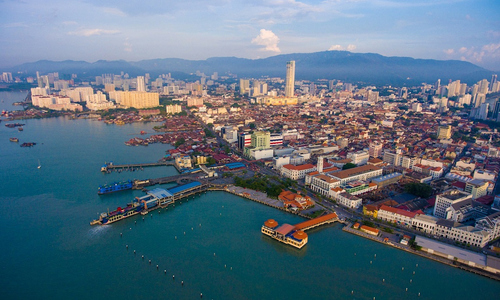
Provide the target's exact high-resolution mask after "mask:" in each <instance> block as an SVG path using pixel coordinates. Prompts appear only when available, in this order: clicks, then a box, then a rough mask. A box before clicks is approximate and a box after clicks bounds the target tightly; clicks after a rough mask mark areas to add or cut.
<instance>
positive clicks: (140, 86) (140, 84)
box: [136, 76, 146, 92]
mask: <svg viewBox="0 0 500 300" xmlns="http://www.w3.org/2000/svg"><path fill="white" fill-rule="evenodd" d="M136 90H137V91H138V92H145V91H146V80H145V79H144V76H137V89H136Z"/></svg>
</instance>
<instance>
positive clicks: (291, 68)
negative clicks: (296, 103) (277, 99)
mask: <svg viewBox="0 0 500 300" xmlns="http://www.w3.org/2000/svg"><path fill="white" fill-rule="evenodd" d="M285 83H286V86H285V97H293V96H294V90H295V61H294V60H292V61H289V62H287V63H286V82H285Z"/></svg>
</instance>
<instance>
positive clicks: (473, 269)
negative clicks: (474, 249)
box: [342, 224, 500, 281]
mask: <svg viewBox="0 0 500 300" xmlns="http://www.w3.org/2000/svg"><path fill="white" fill-rule="evenodd" d="M349 225H350V224H349ZM349 225H345V226H344V227H343V228H342V231H344V232H348V233H351V234H354V235H357V236H359V237H363V238H366V239H369V240H372V241H374V242H378V243H381V244H384V245H387V246H391V247H393V248H396V249H399V250H403V251H406V252H408V253H412V254H415V255H418V256H420V257H424V258H427V259H431V260H433V261H435V262H439V263H442V264H445V265H448V266H451V267H454V268H458V269H461V270H464V271H469V272H471V273H474V274H476V275H481V276H484V277H488V278H490V279H493V280H496V281H500V275H499V274H495V273H491V272H489V271H486V270H484V269H481V268H476V267H471V266H468V265H464V264H462V263H458V262H455V261H451V260H449V259H445V258H442V257H439V256H437V255H432V254H429V253H427V252H422V251H418V250H413V249H411V248H409V247H404V246H403V245H400V244H395V243H392V242H391V243H387V242H384V241H383V240H382V238H381V237H378V236H377V237H375V236H370V235H368V234H366V233H364V232H362V231H359V230H356V229H353V228H351V227H349Z"/></svg>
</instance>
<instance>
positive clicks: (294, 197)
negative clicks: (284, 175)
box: [278, 191, 314, 210]
mask: <svg viewBox="0 0 500 300" xmlns="http://www.w3.org/2000/svg"><path fill="white" fill-rule="evenodd" d="M278 199H279V200H281V201H282V202H283V204H285V207H286V208H296V209H299V210H303V209H307V208H309V207H311V206H313V205H314V202H313V201H312V200H311V198H310V197H308V196H302V195H299V194H295V193H293V192H291V191H283V192H281V194H279V196H278Z"/></svg>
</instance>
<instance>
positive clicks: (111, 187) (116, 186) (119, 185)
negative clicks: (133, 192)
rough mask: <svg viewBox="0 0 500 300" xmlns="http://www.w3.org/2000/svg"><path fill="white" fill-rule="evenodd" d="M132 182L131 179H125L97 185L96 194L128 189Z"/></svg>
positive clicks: (130, 187)
mask: <svg viewBox="0 0 500 300" xmlns="http://www.w3.org/2000/svg"><path fill="white" fill-rule="evenodd" d="M133 185H134V184H133V182H132V180H127V181H122V182H113V183H111V184H105V185H101V186H99V188H98V189H97V194H99V195H102V194H109V193H114V192H119V191H124V190H130V189H132V187H133Z"/></svg>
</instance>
